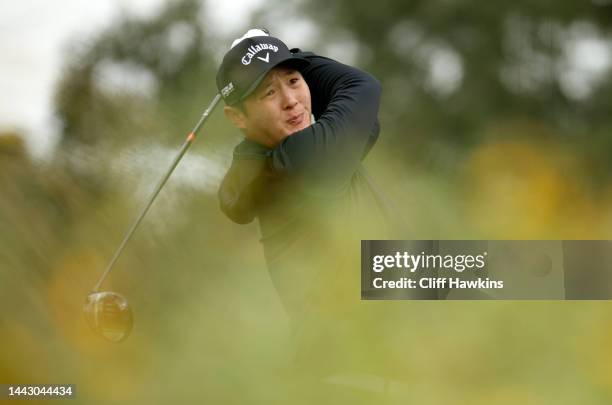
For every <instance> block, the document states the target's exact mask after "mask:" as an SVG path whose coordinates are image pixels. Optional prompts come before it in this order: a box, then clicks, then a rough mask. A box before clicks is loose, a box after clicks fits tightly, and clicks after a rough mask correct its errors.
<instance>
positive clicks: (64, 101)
mask: <svg viewBox="0 0 612 405" xmlns="http://www.w3.org/2000/svg"><path fill="white" fill-rule="evenodd" d="M200 5H201V2H199V1H196V0H182V1H174V2H168V3H167V5H166V8H165V9H164V10H162V11H161V12H160V13H159V14H158V15H157V16H155V17H154V18H152V19H138V18H135V17H127V16H126V17H123V18H122V19H121V20H120V21H118V22H117V23H116V24H115V25H114V26H112V27H110V28H109V29H108V30H106V31H105V32H103V33H102V34H100V35H99V36H97V37H96V38H94V39H93V40H91V41H90V42H84V43H80V44H78V43H77V42H76V41H75V42H74V43H73V47H72V48H71V50H70V52H69V54H68V55H67V57H68V60H69V62H68V63H67V65H66V67H65V72H64V75H63V77H62V79H61V80H60V83H59V86H58V90H57V93H56V103H55V106H56V111H57V115H58V116H59V118H60V120H61V122H62V123H63V131H62V142H63V144H64V145H65V144H67V143H70V142H77V143H80V144H86V145H94V144H99V143H100V142H104V141H112V142H117V141H119V142H121V141H122V140H123V141H125V139H126V138H131V139H132V140H134V139H138V137H139V135H141V136H142V135H146V136H147V137H150V136H159V134H160V133H168V132H169V133H171V134H173V135H175V134H176V130H174V131H169V129H175V126H176V122H180V121H179V120H181V119H183V118H185V117H189V118H191V120H194V117H197V112H196V111H198V110H199V109H200V108H201V106H202V104H203V101H202V100H204V99H206V98H207V97H208V96H210V98H211V97H212V95H213V94H214V88H213V87H212V86H210V85H208V84H210V83H213V81H212V80H210V79H209V80H204V79H203V78H211V77H214V72H215V68H216V66H215V65H216V64H215V63H214V61H213V58H212V57H211V52H210V48H209V40H207V38H206V34H205V32H204V30H203V28H202V23H201V17H202V10H201V8H200ZM202 83H205V84H207V85H208V86H205V85H201V84H202ZM196 100H198V101H196Z"/></svg>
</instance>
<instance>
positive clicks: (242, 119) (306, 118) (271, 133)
mask: <svg viewBox="0 0 612 405" xmlns="http://www.w3.org/2000/svg"><path fill="white" fill-rule="evenodd" d="M243 106H244V108H243V110H244V111H240V110H239V109H236V108H233V107H226V113H227V110H228V109H232V110H233V112H232V113H229V114H228V116H229V117H230V119H231V120H232V121H233V122H234V124H235V125H236V126H237V127H239V128H240V129H242V130H243V132H244V133H245V135H246V137H247V138H249V139H251V140H253V141H255V142H257V143H260V144H262V145H265V146H268V147H275V146H276V145H278V144H279V143H280V142H281V141H282V140H283V139H285V138H286V137H288V136H289V135H291V134H293V133H295V132H297V131H300V130H302V129H304V128H306V127H308V126H310V112H311V103H310V89H309V88H308V85H307V84H306V81H305V80H304V78H303V77H302V74H301V73H300V72H298V71H297V70H295V69H292V68H290V67H276V68H274V69H272V70H271V71H270V72H268V74H267V75H266V77H265V78H264V80H263V81H262V82H261V83H260V85H259V86H258V87H257V89H256V90H255V91H254V92H253V93H252V94H251V95H250V96H249V97H247V98H246V99H245V100H244V102H243Z"/></svg>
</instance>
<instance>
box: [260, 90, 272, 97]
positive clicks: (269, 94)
mask: <svg viewBox="0 0 612 405" xmlns="http://www.w3.org/2000/svg"><path fill="white" fill-rule="evenodd" d="M273 94H274V89H270V90H268V91H266V92H265V93H264V94H263V96H262V98H263V97H270V96H271V95H273Z"/></svg>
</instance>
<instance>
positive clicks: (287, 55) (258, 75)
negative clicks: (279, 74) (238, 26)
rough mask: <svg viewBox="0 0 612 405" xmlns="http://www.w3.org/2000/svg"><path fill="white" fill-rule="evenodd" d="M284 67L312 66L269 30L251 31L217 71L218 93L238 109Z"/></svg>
mask: <svg viewBox="0 0 612 405" xmlns="http://www.w3.org/2000/svg"><path fill="white" fill-rule="evenodd" d="M281 63H282V64H291V65H292V66H294V67H295V68H296V69H298V70H299V69H302V68H304V67H306V66H307V65H308V64H309V62H308V61H307V60H306V59H304V58H300V57H297V56H295V55H294V54H293V53H291V51H289V48H288V47H287V45H285V43H284V42H283V41H281V40H280V39H278V38H275V37H271V36H270V35H269V33H268V32H267V31H266V30H261V29H252V30H249V31H248V32H247V33H246V34H245V35H244V36H243V37H241V38H238V39H237V40H235V41H234V43H233V44H232V48H231V49H230V50H229V51H228V52H227V53H226V54H225V57H224V58H223V62H221V66H220V67H219V70H218V71H217V89H218V90H219V92H220V93H221V96H222V97H223V100H225V103H226V104H227V105H234V104H236V103H238V102H240V101H242V100H244V99H245V98H246V97H247V96H248V95H249V94H251V93H252V92H253V91H254V90H255V89H256V88H257V85H259V83H260V82H261V81H262V80H263V78H264V77H265V76H266V74H267V73H268V72H269V71H270V70H271V69H273V68H274V67H275V66H278V65H280V64H281Z"/></svg>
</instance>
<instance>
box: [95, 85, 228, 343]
mask: <svg viewBox="0 0 612 405" xmlns="http://www.w3.org/2000/svg"><path fill="white" fill-rule="evenodd" d="M220 100H221V94H217V95H215V97H214V98H213V100H212V101H211V103H210V105H209V106H208V108H206V110H205V111H204V113H203V114H202V116H201V117H200V120H199V121H198V123H197V124H196V126H195V127H194V128H193V130H192V131H191V132H190V133H189V134H188V135H187V139H185V142H184V143H183V146H181V149H180V150H179V152H178V154H177V155H176V157H175V158H174V160H173V161H172V164H171V165H170V168H169V169H168V171H167V172H166V174H165V175H164V176H163V177H162V178H161V180H160V181H159V183H157V186H156V187H155V189H154V190H153V193H152V194H151V197H150V198H149V200H148V201H147V203H146V204H145V206H144V207H143V209H142V211H141V212H140V215H138V217H137V218H136V220H135V221H134V223H133V224H132V226H131V227H130V229H129V230H128V232H127V233H126V235H125V237H124V238H123V241H122V242H121V244H120V245H119V248H118V249H117V251H116V252H115V254H114V256H113V258H112V259H111V261H110V262H109V264H108V266H107V267H106V270H105V271H104V273H102V276H101V277H100V280H99V281H98V283H97V284H96V286H95V287H94V289H93V290H92V291H91V292H90V293H89V295H88V296H87V301H86V302H85V305H84V308H83V311H84V313H85V319H86V320H87V323H88V324H89V326H90V327H91V328H92V329H93V331H94V332H96V333H97V334H99V335H101V336H102V337H103V338H105V339H107V340H109V341H111V342H120V341H122V340H124V339H125V338H127V337H128V335H129V334H130V332H131V330H132V324H133V317H132V310H131V309H130V305H129V303H128V301H127V300H126V299H125V297H123V296H122V295H121V294H118V293H115V292H110V291H100V287H101V286H102V283H103V282H104V280H105V279H106V277H107V276H108V274H109V273H110V271H111V270H112V269H113V266H114V265H115V263H116V262H117V259H119V256H120V255H121V253H122V252H123V250H124V248H125V245H126V244H127V243H128V241H129V240H130V238H131V237H132V235H133V234H134V231H136V228H138V225H139V224H140V222H141V221H142V219H143V218H144V216H145V215H146V213H147V211H148V210H149V208H150V207H151V205H152V204H153V201H154V200H155V198H156V197H157V195H158V194H159V192H160V190H161V189H162V187H163V186H164V184H166V182H167V181H168V179H169V178H170V175H172V172H173V171H174V169H175V168H176V166H177V165H178V163H179V161H180V160H181V158H182V157H183V155H184V154H185V152H187V149H188V148H189V146H191V143H192V142H193V140H194V139H195V137H196V134H197V132H198V130H199V129H200V127H201V126H202V125H203V124H204V123H205V122H206V120H207V119H208V117H209V115H210V114H211V113H212V111H213V110H214V109H215V107H216V106H217V104H218V103H219V101H220Z"/></svg>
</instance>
